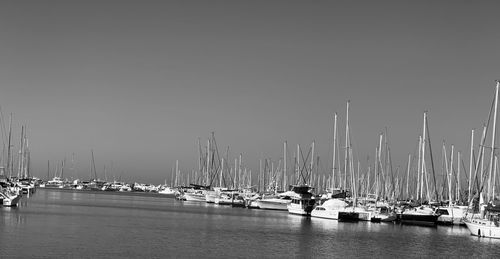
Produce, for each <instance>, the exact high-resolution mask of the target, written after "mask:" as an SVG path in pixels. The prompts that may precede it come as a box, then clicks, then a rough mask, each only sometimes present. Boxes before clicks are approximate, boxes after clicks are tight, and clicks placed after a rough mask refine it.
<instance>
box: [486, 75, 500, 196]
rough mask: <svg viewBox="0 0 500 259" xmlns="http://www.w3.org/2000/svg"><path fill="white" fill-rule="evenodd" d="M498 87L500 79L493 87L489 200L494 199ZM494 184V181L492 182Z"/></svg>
mask: <svg viewBox="0 0 500 259" xmlns="http://www.w3.org/2000/svg"><path fill="white" fill-rule="evenodd" d="M499 87H500V81H497V85H496V88H495V110H494V112H493V132H492V133H491V156H490V170H489V174H488V194H487V200H488V201H490V199H494V197H492V196H491V190H492V189H491V175H492V171H493V167H494V166H495V165H494V164H493V163H494V161H493V159H494V158H495V136H496V134H497V131H496V127H497V108H498V88H499ZM493 185H495V183H493Z"/></svg>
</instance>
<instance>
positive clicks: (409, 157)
mask: <svg viewBox="0 0 500 259" xmlns="http://www.w3.org/2000/svg"><path fill="white" fill-rule="evenodd" d="M410 164H411V154H408V168H407V170H406V198H410V194H409V192H408V184H409V182H410Z"/></svg>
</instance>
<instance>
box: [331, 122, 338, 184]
mask: <svg viewBox="0 0 500 259" xmlns="http://www.w3.org/2000/svg"><path fill="white" fill-rule="evenodd" d="M336 144H337V113H335V115H334V116H333V155H332V192H333V188H335V154H336V151H337V149H336V146H335V145H336Z"/></svg>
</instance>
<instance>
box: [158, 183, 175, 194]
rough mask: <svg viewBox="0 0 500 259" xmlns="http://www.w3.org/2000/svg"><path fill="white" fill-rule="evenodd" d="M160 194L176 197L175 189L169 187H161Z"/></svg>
mask: <svg viewBox="0 0 500 259" xmlns="http://www.w3.org/2000/svg"><path fill="white" fill-rule="evenodd" d="M158 193H159V194H165V195H175V189H174V188H171V187H169V186H165V185H163V186H161V187H160V189H159V190H158Z"/></svg>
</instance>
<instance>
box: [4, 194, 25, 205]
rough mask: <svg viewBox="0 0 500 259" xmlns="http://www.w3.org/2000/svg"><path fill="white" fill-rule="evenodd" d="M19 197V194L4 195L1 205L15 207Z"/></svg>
mask: <svg viewBox="0 0 500 259" xmlns="http://www.w3.org/2000/svg"><path fill="white" fill-rule="evenodd" d="M20 199H21V195H16V196H13V197H12V196H11V197H4V198H3V201H2V205H3V206H5V207H16V206H17V205H18V202H19V200H20Z"/></svg>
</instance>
